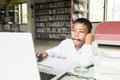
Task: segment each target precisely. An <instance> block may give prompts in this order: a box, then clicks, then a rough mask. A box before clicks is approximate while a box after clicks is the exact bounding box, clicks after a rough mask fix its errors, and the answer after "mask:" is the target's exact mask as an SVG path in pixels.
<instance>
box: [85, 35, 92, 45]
mask: <svg viewBox="0 0 120 80" xmlns="http://www.w3.org/2000/svg"><path fill="white" fill-rule="evenodd" d="M92 41H93V34H92V33H88V34H87V35H86V37H85V44H92Z"/></svg>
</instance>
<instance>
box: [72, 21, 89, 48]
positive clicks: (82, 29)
mask: <svg viewBox="0 0 120 80" xmlns="http://www.w3.org/2000/svg"><path fill="white" fill-rule="evenodd" d="M87 33H88V28H87V26H86V25H84V24H83V23H74V24H73V25H72V27H71V38H72V39H73V43H74V44H75V45H76V46H80V45H82V44H84V42H85V36H86V35H87Z"/></svg>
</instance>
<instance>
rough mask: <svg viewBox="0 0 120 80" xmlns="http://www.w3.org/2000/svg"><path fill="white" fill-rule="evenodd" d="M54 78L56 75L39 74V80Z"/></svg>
mask: <svg viewBox="0 0 120 80" xmlns="http://www.w3.org/2000/svg"><path fill="white" fill-rule="evenodd" d="M55 76H56V75H53V74H49V73H44V72H40V77H41V80H51V79H52V78H53V77H55Z"/></svg>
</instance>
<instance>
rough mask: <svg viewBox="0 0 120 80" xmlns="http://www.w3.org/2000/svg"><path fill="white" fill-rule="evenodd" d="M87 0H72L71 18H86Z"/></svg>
mask: <svg viewBox="0 0 120 80" xmlns="http://www.w3.org/2000/svg"><path fill="white" fill-rule="evenodd" d="M87 3H88V1H87V0H72V5H73V6H72V19H73V21H74V20H76V19H78V18H81V17H83V18H87V13H88V10H87Z"/></svg>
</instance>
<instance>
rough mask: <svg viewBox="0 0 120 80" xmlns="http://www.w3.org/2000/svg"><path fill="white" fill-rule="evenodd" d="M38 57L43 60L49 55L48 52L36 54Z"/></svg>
mask: <svg viewBox="0 0 120 80" xmlns="http://www.w3.org/2000/svg"><path fill="white" fill-rule="evenodd" d="M36 56H40V57H41V58H46V57H47V56H48V54H47V53H46V52H36Z"/></svg>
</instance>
